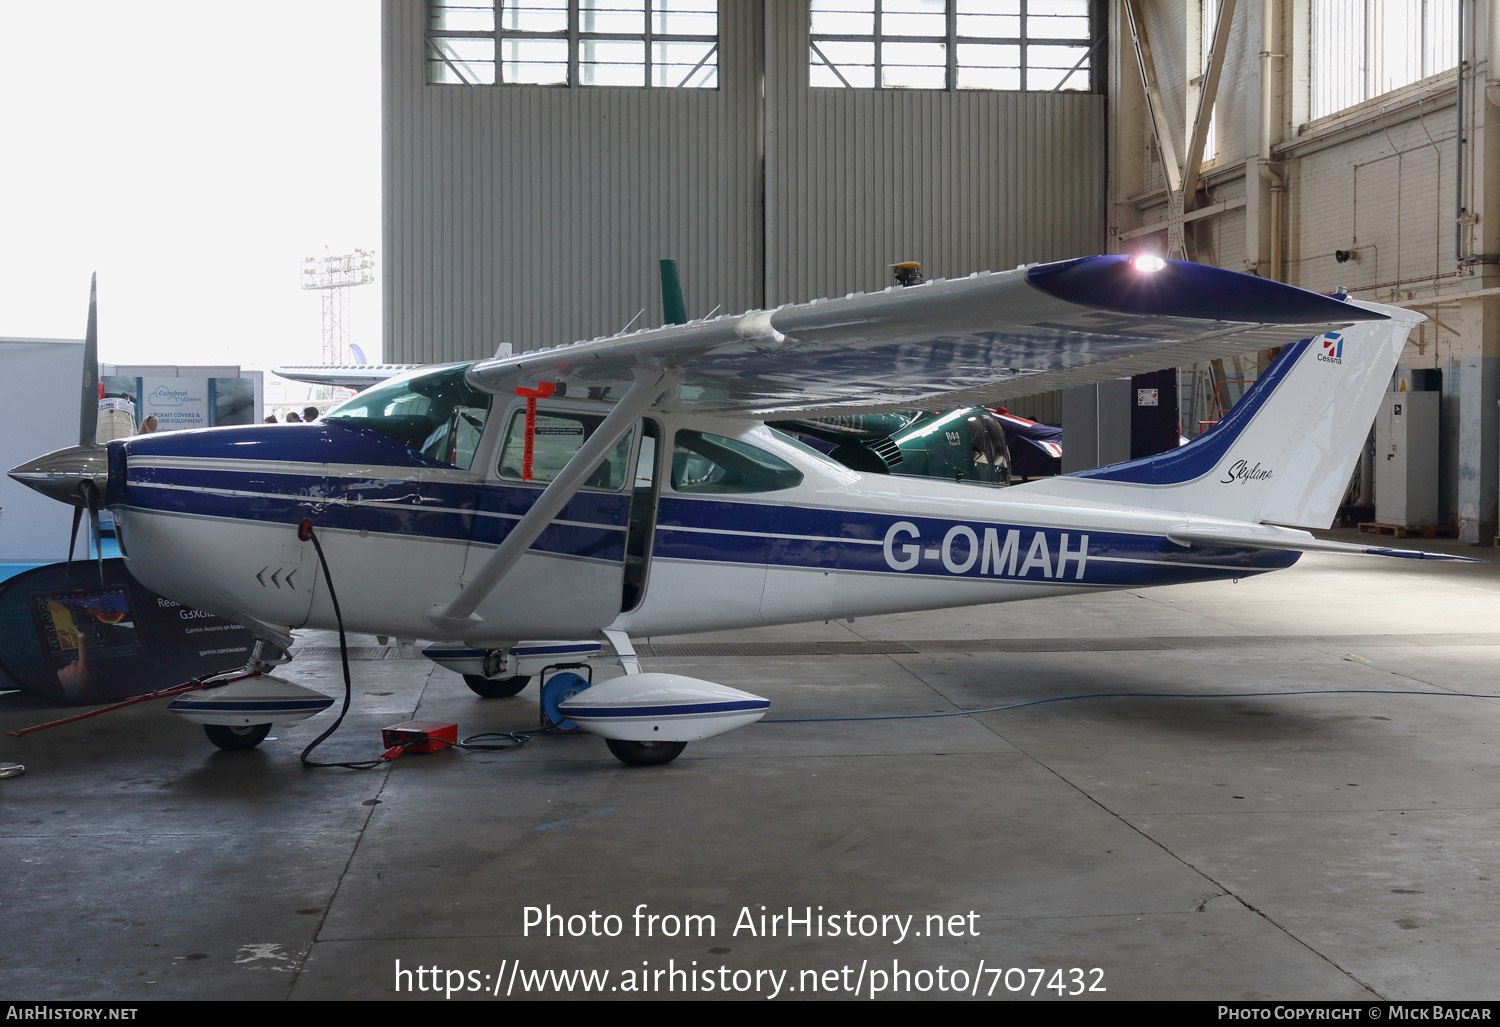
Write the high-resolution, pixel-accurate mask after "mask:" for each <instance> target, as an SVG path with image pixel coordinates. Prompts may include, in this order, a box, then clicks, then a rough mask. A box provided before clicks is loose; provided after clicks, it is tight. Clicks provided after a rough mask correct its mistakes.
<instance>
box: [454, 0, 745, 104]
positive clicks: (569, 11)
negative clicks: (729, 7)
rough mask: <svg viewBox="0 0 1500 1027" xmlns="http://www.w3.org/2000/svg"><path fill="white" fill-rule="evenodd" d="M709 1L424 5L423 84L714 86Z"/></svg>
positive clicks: (459, 0)
mask: <svg viewBox="0 0 1500 1027" xmlns="http://www.w3.org/2000/svg"><path fill="white" fill-rule="evenodd" d="M718 32H719V11H718V2H717V0H492V2H489V3H486V2H484V0H428V4H427V41H426V46H427V81H428V82H431V83H437V84H446V85H468V86H478V85H496V84H498V85H532V86H642V87H645V86H652V87H659V88H663V89H716V88H718V85H719V36H718Z"/></svg>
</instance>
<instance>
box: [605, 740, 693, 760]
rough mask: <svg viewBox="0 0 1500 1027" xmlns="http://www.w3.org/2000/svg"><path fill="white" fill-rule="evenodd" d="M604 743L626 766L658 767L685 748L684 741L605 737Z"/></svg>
mask: <svg viewBox="0 0 1500 1027" xmlns="http://www.w3.org/2000/svg"><path fill="white" fill-rule="evenodd" d="M604 744H605V745H607V746H609V751H610V752H612V753H614V754H615V759H617V760H619V761H620V762H621V763H623V764H625V765H626V766H627V767H659V766H661V765H662V764H664V763H671V762H672V761H673V760H675V759H676V758H677V757H678V756H681V755H682V750H683V749H686V748H687V743H686V742H625V741H621V740H620V739H618V738H606V739H605V740H604Z"/></svg>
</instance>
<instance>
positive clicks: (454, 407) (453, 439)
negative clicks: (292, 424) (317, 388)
mask: <svg viewBox="0 0 1500 1027" xmlns="http://www.w3.org/2000/svg"><path fill="white" fill-rule="evenodd" d="M466 370H467V368H466V367H445V368H440V369H438V370H435V371H427V372H424V373H422V374H417V375H411V376H403V377H401V378H392V379H390V380H388V381H384V382H381V383H380V384H379V385H374V386H371V387H370V388H368V389H366V390H365V391H364V392H361V393H360V394H359V395H357V396H355V397H354V398H353V399H350V400H347V401H346V402H344V403H342V404H340V405H339V406H337V407H335V408H334V409H332V410H330V411H329V412H328V413H327V414H325V415H323V416H324V418H325V419H333V420H340V421H348V422H350V423H351V424H357V425H360V426H361V427H364V428H369V429H370V430H371V431H377V432H379V433H380V434H382V435H384V436H386V437H387V438H392V439H395V440H396V441H397V442H400V443H401V444H402V445H404V446H406V447H408V448H410V449H414V450H416V451H418V452H419V453H423V454H425V455H427V456H429V457H431V458H432V459H434V460H440V461H442V462H443V463H445V464H451V465H452V466H454V467H458V468H460V469H462V470H468V469H469V467H470V465H472V464H473V463H474V451H475V449H477V448H478V446H479V440H480V438H481V437H482V436H483V435H484V425H485V421H487V420H488V419H489V416H490V400H491V398H492V397H491V396H490V394H489V393H487V392H480V391H479V390H478V389H475V388H472V387H470V385H469V383H468V382H467V381H465V379H464V372H465V371H466Z"/></svg>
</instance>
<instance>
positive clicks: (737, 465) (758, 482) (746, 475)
mask: <svg viewBox="0 0 1500 1027" xmlns="http://www.w3.org/2000/svg"><path fill="white" fill-rule="evenodd" d="M800 484H802V472H801V471H799V470H797V468H795V467H793V466H792V465H791V464H789V463H787V462H786V461H785V460H783V459H781V458H780V457H778V456H773V455H772V454H770V453H767V452H766V451H765V450H763V449H759V448H757V447H755V446H752V445H750V444H748V443H745V442H740V441H739V440H737V439H726V438H724V437H723V436H722V435H710V434H709V433H708V432H701V431H691V430H688V429H685V428H684V429H682V430H681V431H679V432H678V433H677V434H676V436H675V437H674V440H673V446H672V489H673V490H674V491H676V492H686V493H694V492H698V493H726V492H740V493H745V492H777V491H780V490H781V489H789V488H795V487H796V486H798V485H800Z"/></svg>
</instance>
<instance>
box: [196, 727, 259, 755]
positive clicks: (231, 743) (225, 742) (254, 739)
mask: <svg viewBox="0 0 1500 1027" xmlns="http://www.w3.org/2000/svg"><path fill="white" fill-rule="evenodd" d="M203 733H204V734H205V735H207V736H208V740H209V741H210V742H213V743H214V744H215V745H217V746H218V747H219V748H220V749H224V750H227V751H229V752H239V751H241V750H244V749H253V748H255V747H256V746H257V745H259V744H260V743H261V742H264V741H265V740H266V735H268V734H270V733H271V725H270V724H251V725H250V726H249V727H226V726H225V725H223V724H204V725H203Z"/></svg>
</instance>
